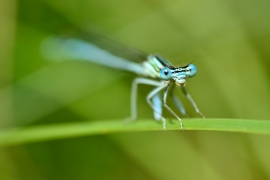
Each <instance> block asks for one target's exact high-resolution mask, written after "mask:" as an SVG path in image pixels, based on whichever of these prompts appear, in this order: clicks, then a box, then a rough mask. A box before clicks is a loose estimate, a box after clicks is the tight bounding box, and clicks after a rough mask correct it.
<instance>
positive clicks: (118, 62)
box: [41, 33, 204, 129]
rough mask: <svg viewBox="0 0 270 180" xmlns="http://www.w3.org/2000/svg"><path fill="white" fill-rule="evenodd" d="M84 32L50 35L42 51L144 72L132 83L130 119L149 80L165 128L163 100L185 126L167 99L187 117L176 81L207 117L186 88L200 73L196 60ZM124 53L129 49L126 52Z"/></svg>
mask: <svg viewBox="0 0 270 180" xmlns="http://www.w3.org/2000/svg"><path fill="white" fill-rule="evenodd" d="M81 34H83V35H78V33H76V34H74V33H71V34H69V35H65V36H50V37H48V38H46V39H45V40H44V42H43V44H42V46H41V50H42V54H43V55H44V56H45V57H46V58H47V59H50V60H53V59H72V60H86V61H91V62H94V63H98V64H101V65H104V66H108V67H112V68H117V69H121V70H126V71H131V72H133V73H136V74H138V75H140V76H142V77H138V78H136V79H135V80H134V81H133V83H132V89H131V117H130V118H129V119H130V120H135V119H137V107H136V104H137V88H138V85H139V84H147V85H151V86H154V87H155V88H154V89H153V90H152V91H151V92H150V93H149V94H148V95H147V97H146V101H147V103H148V104H149V105H150V107H151V108H152V109H153V112H154V118H155V119H156V120H162V121H163V128H164V129H166V119H165V118H164V117H163V116H162V104H163V105H164V107H165V108H166V109H167V110H168V111H169V112H170V113H171V114H172V115H173V116H174V117H176V118H177V119H178V120H179V122H180V128H181V129H184V127H183V123H182V120H181V118H180V117H179V116H178V115H177V114H176V113H175V112H174V111H173V110H172V109H171V108H170V107H169V106H168V105H167V103H166V102H167V96H168V95H169V96H170V97H171V98H172V100H173V102H174V104H175V105H176V107H177V108H178V109H179V111H180V112H181V114H182V115H184V116H186V117H188V115H187V113H186V111H185V108H184V106H183V105H182V103H181V101H180V100H179V98H178V97H177V96H176V95H175V94H174V87H175V85H177V86H179V87H181V89H182V91H183V93H184V95H185V96H186V97H187V99H188V100H189V101H190V103H191V104H192V106H193V108H194V109H195V111H196V113H197V114H199V115H200V116H201V117H204V116H203V114H202V113H201V112H200V111H199V109H198V107H197V105H196V103H195V102H194V100H193V99H192V97H191V96H190V94H189V93H188V92H187V90H186V88H185V83H186V80H187V78H191V77H193V76H195V74H196V73H197V69H196V66H195V65H194V64H192V63H190V64H188V65H186V66H182V67H174V66H173V65H172V64H171V63H169V62H168V61H167V60H165V59H164V58H162V57H161V56H159V55H157V54H150V55H147V54H145V53H143V52H141V51H139V50H135V49H132V48H128V50H127V48H126V47H124V46H123V45H122V44H119V43H115V42H113V41H111V40H109V39H106V38H103V37H102V36H99V35H97V34H92V33H90V34H89V33H81ZM85 39H86V40H85ZM123 53H126V56H125V55H123ZM121 56H122V57H121ZM134 59H136V60H135V62H134V61H130V60H134ZM138 60H142V62H140V63H138V62H136V61H138ZM163 89H164V92H163V97H162V98H160V93H161V92H162V90H163Z"/></svg>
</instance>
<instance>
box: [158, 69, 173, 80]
mask: <svg viewBox="0 0 270 180" xmlns="http://www.w3.org/2000/svg"><path fill="white" fill-rule="evenodd" d="M171 74H172V72H171V70H170V69H169V68H167V67H165V68H162V69H161V70H160V77H161V79H163V80H170V79H171Z"/></svg>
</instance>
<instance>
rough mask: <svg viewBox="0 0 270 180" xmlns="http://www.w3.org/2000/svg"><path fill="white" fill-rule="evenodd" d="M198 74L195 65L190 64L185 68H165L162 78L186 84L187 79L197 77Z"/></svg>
mask: <svg viewBox="0 0 270 180" xmlns="http://www.w3.org/2000/svg"><path fill="white" fill-rule="evenodd" d="M196 73H197V68H196V66H195V65H194V64H188V65H187V66H184V67H177V68H174V67H164V68H162V69H161V70H160V78H161V79H163V80H165V81H168V80H171V79H173V80H174V81H175V82H176V84H178V85H180V84H184V83H185V82H186V78H190V77H193V76H195V75H196Z"/></svg>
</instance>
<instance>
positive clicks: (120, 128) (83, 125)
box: [0, 118, 270, 146]
mask: <svg viewBox="0 0 270 180" xmlns="http://www.w3.org/2000/svg"><path fill="white" fill-rule="evenodd" d="M183 124H184V128H185V130H212V131H230V132H244V133H255V134H265V135H270V121H267V120H247V119H199V118H198V119H195V118H194V119H184V120H183ZM169 130H180V126H179V123H178V121H176V120H173V121H168V122H167V131H169ZM135 131H163V128H162V124H161V123H158V122H155V121H154V120H137V121H135V122H133V123H127V124H125V123H123V121H122V120H102V121H91V122H79V123H65V124H56V125H42V126H32V127H25V128H20V129H9V130H2V132H1V133H0V146H11V145H18V144H25V143H31V142H32V143H33V142H40V141H45V140H56V139H63V138H72V137H80V136H89V135H100V134H110V133H116V132H118V133H119V132H135Z"/></svg>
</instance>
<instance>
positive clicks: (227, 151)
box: [0, 0, 270, 180]
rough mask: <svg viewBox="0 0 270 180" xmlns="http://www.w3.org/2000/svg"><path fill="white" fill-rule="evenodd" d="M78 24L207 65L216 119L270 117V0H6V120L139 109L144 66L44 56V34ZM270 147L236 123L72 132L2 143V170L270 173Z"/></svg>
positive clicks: (199, 88)
mask: <svg viewBox="0 0 270 180" xmlns="http://www.w3.org/2000/svg"><path fill="white" fill-rule="evenodd" d="M69 23H71V24H73V25H75V26H77V27H80V28H84V29H92V30H95V31H97V32H99V33H102V34H105V35H106V36H110V37H113V39H116V40H117V41H119V42H121V43H123V44H127V45H128V46H131V47H136V48H138V49H141V50H143V51H145V52H148V53H155V52H157V53H159V54H160V55H162V56H163V57H165V58H166V59H168V60H169V61H170V62H172V63H173V64H175V65H184V64H187V63H190V62H193V63H194V64H196V66H197V68H198V74H197V75H196V77H194V78H192V79H190V80H189V81H188V84H187V89H188V90H189V92H190V93H191V95H192V96H193V98H194V99H195V101H196V102H197V105H198V107H199V108H200V109H201V111H202V112H203V113H204V115H205V116H206V117H210V118H247V119H266V120H267V119H270V111H269V105H270V81H269V80H270V73H269V72H270V71H269V67H270V61H269V58H270V50H269V48H270V1H267V0H258V1H252V0H246V1H240V0H202V1H198V0H193V1H187V0H178V1H177V0H166V1H165V0H133V1H126V0H114V1H104V0H76V1H75V0H69V1H63V0H18V1H16V0H3V1H1V6H0V25H1V26H0V27H1V28H0V63H1V64H0V87H1V89H0V118H1V120H0V127H1V129H8V128H10V127H17V126H18V127H25V126H33V125H43V124H53V123H67V122H80V121H86V122H87V121H97V120H100V121H102V120H104V119H106V120H107V119H123V118H125V117H128V116H129V113H130V110H129V107H130V106H129V104H130V97H129V96H130V89H131V88H130V87H131V82H132V79H133V78H134V77H135V76H134V75H133V74H131V73H129V72H121V71H117V70H114V69H108V68H106V67H101V66H99V65H95V64H91V63H87V62H72V61H66V62H60V63H53V62H48V61H46V60H45V59H44V58H43V57H42V56H41V54H40V44H41V42H42V41H43V40H44V38H46V37H47V36H49V35H51V34H55V33H58V32H59V30H60V29H62V28H64V27H65V26H66V25H68V24H69ZM150 90H151V87H147V86H140V89H139V100H138V101H139V104H138V107H139V118H151V117H152V112H151V110H150V108H149V107H148V106H147V104H146V103H145V97H146V95H147V92H149V91H150ZM177 93H178V95H179V97H180V98H181V99H183V103H184V104H185V105H186V108H187V112H188V114H190V115H191V116H193V117H197V115H196V113H194V111H193V109H192V107H191V105H190V104H189V103H188V102H187V101H186V100H185V98H184V97H183V95H182V94H181V92H180V90H179V92H177ZM169 103H170V102H169ZM165 114H166V113H165ZM166 116H168V117H171V116H170V114H169V113H167V114H166ZM269 150H270V137H269V136H263V135H251V134H242V133H227V132H206V131H170V132H136V133H118V134H111V135H103V136H91V137H80V138H70V139H64V140H54V141H47V142H39V143H32V144H27V145H20V146H13V147H8V148H1V149H0V179H1V180H2V179H3V180H4V179H8V180H9V179H12V180H16V179H18V180H20V179H27V180H29V179H35V180H39V179H41V180H44V179H57V180H59V179H65V180H69V179H70V180H73V179H96V180H99V179H100V180H105V179H110V180H111V179H115V180H116V179H117V180H120V179H148V180H149V179H160V180H163V179H269V178H270V155H269Z"/></svg>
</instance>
